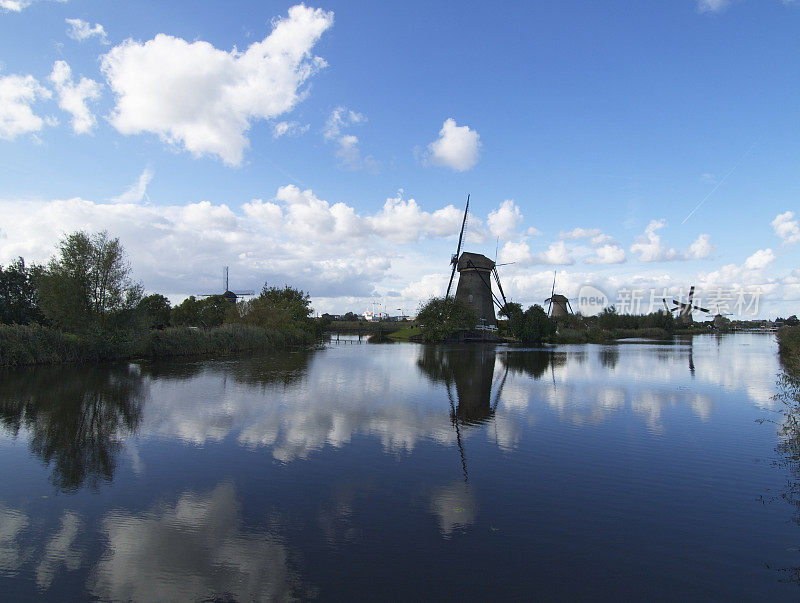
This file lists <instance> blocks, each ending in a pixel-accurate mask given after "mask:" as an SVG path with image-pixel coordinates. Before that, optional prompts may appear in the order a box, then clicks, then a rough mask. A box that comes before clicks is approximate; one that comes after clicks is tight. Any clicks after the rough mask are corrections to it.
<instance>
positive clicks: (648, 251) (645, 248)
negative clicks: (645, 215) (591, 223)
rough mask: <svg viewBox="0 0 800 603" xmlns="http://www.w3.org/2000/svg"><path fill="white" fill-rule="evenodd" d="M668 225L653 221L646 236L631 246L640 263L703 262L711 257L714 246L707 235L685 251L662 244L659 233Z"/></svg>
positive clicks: (702, 235) (642, 236)
mask: <svg viewBox="0 0 800 603" xmlns="http://www.w3.org/2000/svg"><path fill="white" fill-rule="evenodd" d="M666 225H667V223H666V221H665V220H664V219H663V218H662V219H661V220H651V221H650V223H649V224H648V225H647V228H645V229H644V234H641V235H639V236H638V237H636V242H635V243H634V244H633V245H631V253H633V254H635V255H637V256H638V257H639V261H640V262H672V261H684V260H701V259H705V258H707V257H708V256H709V255H711V251H712V250H713V248H714V247H713V245H711V238H710V236H709V235H707V234H701V235H699V236H698V237H697V239H696V240H695V241H694V242H693V243H692V244H691V245H690V246H689V248H688V249H687V250H686V251H685V252H682V251H678V250H677V249H675V248H674V247H667V246H665V245H664V244H663V243H662V242H661V235H659V234H658V231H659V230H661V229H662V228H664V227H665V226H666Z"/></svg>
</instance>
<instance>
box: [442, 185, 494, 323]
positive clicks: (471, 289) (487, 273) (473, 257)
mask: <svg viewBox="0 0 800 603" xmlns="http://www.w3.org/2000/svg"><path fill="white" fill-rule="evenodd" d="M468 214H469V195H468V196H467V206H466V208H465V209H464V219H463V221H462V222H461V233H460V234H459V235H458V247H457V248H456V252H455V254H454V255H453V256H452V257H451V258H450V264H451V265H452V266H453V271H452V272H451V273H450V283H449V284H448V285H447V294H446V295H445V297H450V289H451V288H452V286H453V277H454V276H455V274H456V270H458V286H457V287H456V296H455V299H456V300H457V301H460V302H462V303H464V304H466V305H468V306H470V307H471V308H472V309H473V310H475V315H476V316H477V317H478V320H479V321H480V323H479V325H481V326H487V327H488V326H494V327H496V326H497V318H496V317H495V313H494V309H495V306H497V308H498V309H500V308H502V307H503V306H504V305H505V304H506V296H505V294H504V293H503V287H502V286H501V285H500V277H499V276H498V275H497V267H496V265H495V263H494V262H493V261H492V260H490V259H489V258H487V257H486V256H485V255H481V254H480V253H471V252H469V251H465V252H463V253H461V243H462V242H463V241H464V229H465V228H466V225H467V215H468ZM492 277H494V280H495V282H496V283H497V289H498V291H499V292H500V296H501V297H502V300H503V301H502V302H501V301H500V298H498V297H497V295H495V294H494V292H493V291H492ZM476 326H477V325H476Z"/></svg>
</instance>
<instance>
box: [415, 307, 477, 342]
mask: <svg viewBox="0 0 800 603" xmlns="http://www.w3.org/2000/svg"><path fill="white" fill-rule="evenodd" d="M477 322H478V319H477V317H476V316H475V311H474V310H473V309H472V308H471V307H469V306H467V305H466V304H463V303H461V302H459V301H456V300H455V298H453V297H434V298H433V299H431V300H430V301H429V302H428V303H426V304H425V305H423V306H422V307H421V308H420V309H419V312H418V313H417V324H418V325H419V328H420V331H421V332H422V339H423V341H425V343H440V342H443V341H447V340H448V339H450V337H452V336H453V335H454V334H455V333H457V332H458V331H465V330H469V331H471V330H473V329H474V328H475V325H476V324H477Z"/></svg>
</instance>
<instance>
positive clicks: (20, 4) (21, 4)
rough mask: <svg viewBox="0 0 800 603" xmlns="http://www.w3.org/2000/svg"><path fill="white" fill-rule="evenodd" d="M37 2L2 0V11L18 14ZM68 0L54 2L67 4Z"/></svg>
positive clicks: (31, 0) (0, 2)
mask: <svg viewBox="0 0 800 603" xmlns="http://www.w3.org/2000/svg"><path fill="white" fill-rule="evenodd" d="M36 1H37V0H0V9H3V10H4V11H8V12H12V13H18V12H20V11H21V10H22V9H23V8H28V7H29V6H30V5H31V4H33V3H34V2H36ZM66 1H67V0H53V2H66Z"/></svg>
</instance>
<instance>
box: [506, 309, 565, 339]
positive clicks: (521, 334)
mask: <svg viewBox="0 0 800 603" xmlns="http://www.w3.org/2000/svg"><path fill="white" fill-rule="evenodd" d="M500 313H501V314H502V315H504V316H507V317H508V330H509V331H510V332H511V335H512V336H513V337H515V338H516V339H519V340H520V341H521V342H522V343H527V344H539V343H542V341H543V340H544V339H545V338H547V337H550V336H551V335H554V334H555V332H556V322H555V321H554V320H553V319H552V318H550V317H549V316H548V315H547V312H545V311H544V308H542V307H541V306H540V305H538V304H535V305H533V306H531V307H530V308H528V309H527V310H525V311H524V312H523V311H522V306H521V305H520V304H517V303H508V304H506V305H505V306H504V307H503V308H502V310H500Z"/></svg>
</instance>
